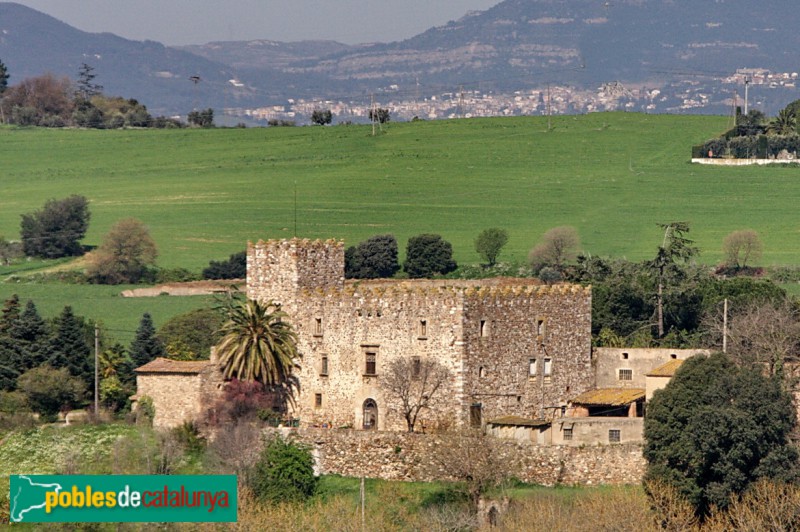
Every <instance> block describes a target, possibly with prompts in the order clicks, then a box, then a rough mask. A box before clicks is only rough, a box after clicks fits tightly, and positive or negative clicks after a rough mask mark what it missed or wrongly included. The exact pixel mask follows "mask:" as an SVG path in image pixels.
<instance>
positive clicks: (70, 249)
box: [20, 195, 91, 259]
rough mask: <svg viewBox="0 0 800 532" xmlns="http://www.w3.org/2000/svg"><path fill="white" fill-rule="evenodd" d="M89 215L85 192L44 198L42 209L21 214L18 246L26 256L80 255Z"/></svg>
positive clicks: (56, 256)
mask: <svg viewBox="0 0 800 532" xmlns="http://www.w3.org/2000/svg"><path fill="white" fill-rule="evenodd" d="M90 217H91V213H90V212H89V200H87V199H86V197H85V196H78V195H72V196H69V197H67V198H64V199H61V200H56V199H51V200H48V201H47V202H46V203H45V204H44V207H43V208H42V210H40V211H36V212H31V213H27V214H23V215H22V223H21V228H20V237H21V239H22V249H23V251H24V252H25V254H26V255H28V256H29V257H41V258H46V259H54V258H58V257H70V256H76V255H81V254H82V253H83V247H82V246H81V244H80V240H81V239H82V238H83V237H84V235H86V230H87V229H88V228H89V218H90Z"/></svg>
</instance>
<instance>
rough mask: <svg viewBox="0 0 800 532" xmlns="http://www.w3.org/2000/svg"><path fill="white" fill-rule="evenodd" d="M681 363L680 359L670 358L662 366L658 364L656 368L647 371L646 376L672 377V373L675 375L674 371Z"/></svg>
mask: <svg viewBox="0 0 800 532" xmlns="http://www.w3.org/2000/svg"><path fill="white" fill-rule="evenodd" d="M681 364H683V360H680V359H675V360H670V361H669V362H667V363H666V364H664V365H663V366H658V367H657V368H655V369H654V370H652V371H651V372H650V373H647V374H646V376H647V377H672V376H673V375H675V372H676V371H677V370H678V368H679V367H681Z"/></svg>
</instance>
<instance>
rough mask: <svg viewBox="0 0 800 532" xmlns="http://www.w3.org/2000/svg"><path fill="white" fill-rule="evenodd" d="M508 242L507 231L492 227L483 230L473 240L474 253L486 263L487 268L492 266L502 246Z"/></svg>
mask: <svg viewBox="0 0 800 532" xmlns="http://www.w3.org/2000/svg"><path fill="white" fill-rule="evenodd" d="M507 242H508V231H506V230H505V229H498V228H496V227H493V228H491V229H484V230H483V231H481V233H480V234H479V235H478V238H476V239H475V251H477V252H478V255H480V257H481V258H482V259H483V260H485V261H486V264H487V265H488V266H494V265H495V263H496V262H497V257H498V256H499V255H500V251H501V250H502V249H503V246H505V245H506V243H507Z"/></svg>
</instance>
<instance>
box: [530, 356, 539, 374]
mask: <svg viewBox="0 0 800 532" xmlns="http://www.w3.org/2000/svg"><path fill="white" fill-rule="evenodd" d="M538 370H539V364H537V363H536V359H535V358H531V359H529V360H528V377H535V376H536V374H537V373H538Z"/></svg>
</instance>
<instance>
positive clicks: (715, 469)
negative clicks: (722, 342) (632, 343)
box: [644, 353, 798, 517]
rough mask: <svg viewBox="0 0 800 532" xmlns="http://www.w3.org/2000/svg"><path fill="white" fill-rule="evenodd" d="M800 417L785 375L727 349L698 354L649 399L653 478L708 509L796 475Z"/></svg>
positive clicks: (702, 512)
mask: <svg viewBox="0 0 800 532" xmlns="http://www.w3.org/2000/svg"><path fill="white" fill-rule="evenodd" d="M796 423H797V419H796V412H795V410H794V407H793V406H792V398H791V396H790V395H789V394H788V393H787V392H785V391H784V390H783V389H782V387H781V382H780V380H779V379H778V378H774V377H773V378H768V377H764V376H763V375H761V373H760V372H759V371H758V370H757V369H756V368H755V367H751V368H739V367H737V366H735V365H734V364H733V363H732V362H731V361H730V360H729V359H728V358H727V356H725V355H723V354H721V353H718V354H715V355H711V356H710V357H704V356H695V357H692V358H690V359H688V360H686V361H685V362H684V363H683V365H682V366H681V368H680V369H679V370H678V372H677V373H676V374H675V376H674V377H673V378H672V380H671V381H670V382H669V384H667V386H666V388H664V389H663V390H659V391H658V392H656V393H655V395H654V396H653V399H652V401H651V402H650V404H649V405H648V410H647V417H646V418H645V424H644V437H645V441H646V444H645V448H644V456H645V458H646V459H647V461H648V468H647V473H646V480H648V481H656V482H661V483H663V484H665V485H667V486H669V487H671V488H674V489H675V490H677V492H678V494H680V495H681V496H682V497H685V498H686V499H687V500H688V501H689V503H691V505H692V507H693V508H694V510H695V513H696V514H697V515H698V516H699V517H704V516H706V515H707V514H708V512H709V511H710V510H711V508H712V507H714V506H716V507H717V508H721V509H724V508H727V507H728V505H729V504H730V503H731V500H732V497H734V496H737V495H740V494H741V493H743V492H744V491H745V490H746V489H747V488H748V486H749V485H750V484H751V483H753V482H755V481H757V480H759V479H775V480H779V481H787V480H795V479H796V477H797V456H798V453H797V450H796V449H795V448H794V447H793V446H792V445H791V444H790V443H789V434H790V433H791V431H792V429H793V428H794V426H795V424H796Z"/></svg>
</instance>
